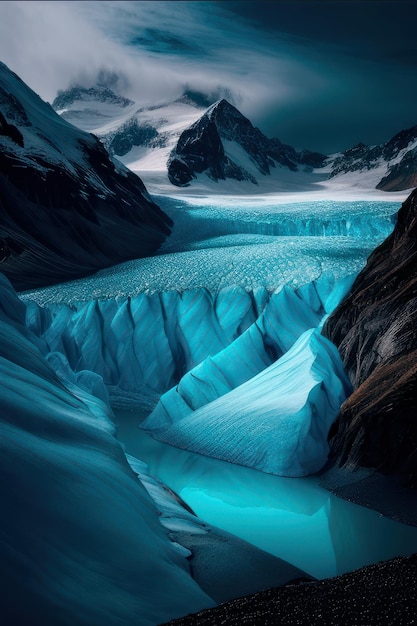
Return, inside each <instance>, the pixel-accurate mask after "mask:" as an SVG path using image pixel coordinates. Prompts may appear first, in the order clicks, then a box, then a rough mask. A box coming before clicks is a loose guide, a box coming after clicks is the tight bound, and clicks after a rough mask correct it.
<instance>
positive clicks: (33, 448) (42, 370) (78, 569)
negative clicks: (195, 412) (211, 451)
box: [0, 275, 213, 626]
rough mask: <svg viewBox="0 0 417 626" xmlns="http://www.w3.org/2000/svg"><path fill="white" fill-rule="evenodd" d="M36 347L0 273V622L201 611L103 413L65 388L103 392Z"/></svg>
mask: <svg viewBox="0 0 417 626" xmlns="http://www.w3.org/2000/svg"><path fill="white" fill-rule="evenodd" d="M45 350H47V347H46V345H45V344H44V343H43V341H42V340H41V339H39V338H37V337H36V336H35V335H33V334H32V333H31V331H29V330H28V328H27V327H26V323H25V307H24V305H23V304H22V303H21V302H20V301H19V299H18V298H17V296H16V294H15V293H14V292H13V289H12V288H11V286H10V284H9V283H8V282H7V280H6V279H4V277H3V276H1V275H0V376H1V381H2V384H1V386H0V457H1V467H2V470H1V471H2V506H1V507H0V535H1V539H2V540H1V542H0V562H1V570H2V585H1V591H0V593H1V612H2V618H3V619H4V620H5V622H4V623H7V624H35V623H36V624H45V625H48V626H49V625H50V626H52V625H53V626H58V625H61V624H62V625H63V624H79V625H85V626H87V625H88V626H99V625H100V626H102V625H103V624H108V625H109V626H121V625H126V626H128V625H133V624H137V623H140V624H143V625H144V626H145V625H146V626H155V625H156V624H159V623H161V622H162V621H166V620H167V619H171V618H172V617H174V616H180V615H183V614H185V613H189V612H192V611H196V610H199V609H201V608H204V607H208V606H212V605H213V601H212V600H211V599H210V598H209V597H208V596H207V595H206V594H205V593H203V591H202V590H201V589H200V588H199V587H198V585H197V584H196V583H195V582H194V580H193V579H192V577H191V575H190V573H189V567H188V564H187V562H186V560H185V558H184V554H181V553H180V552H179V551H178V549H177V548H176V547H175V546H174V545H173V544H172V543H171V542H170V541H169V540H168V538H167V535H166V531H165V529H164V528H163V526H162V525H161V523H160V516H159V514H158V510H157V508H156V506H155V503H154V501H153V500H152V499H151V497H150V496H149V495H148V493H147V491H146V490H145V488H144V487H143V485H142V483H141V482H139V481H138V480H137V476H136V473H135V472H134V471H132V469H131V467H130V466H129V464H128V462H127V460H126V456H125V454H124V452H123V449H122V447H121V445H120V444H119V442H118V441H117V440H116V438H115V436H114V435H115V427H114V424H113V422H112V420H111V411H110V409H109V407H108V405H106V404H105V403H104V402H103V401H102V400H101V399H99V398H98V397H95V396H93V395H91V394H90V393H88V392H87V391H85V390H84V389H83V388H82V387H80V386H79V385H78V384H77V383H78V377H80V378H83V379H84V383H85V384H86V386H87V387H89V386H90V387H93V388H94V389H96V390H97V391H98V394H97V395H100V394H105V391H104V390H103V386H102V384H101V385H100V383H99V382H98V380H99V379H98V375H97V374H95V373H91V372H84V373H82V372H80V373H79V374H77V375H73V376H70V375H69V369H68V368H69V366H68V362H67V361H66V359H65V358H64V357H62V356H58V355H57V354H55V355H50V358H49V362H48V360H46V358H45V357H44V355H43V354H42V353H43V352H45ZM52 365H53V366H54V367H55V366H56V371H55V370H54V368H53V367H52ZM58 372H59V373H60V374H61V375H63V376H64V379H62V378H60V376H59V375H58ZM92 381H94V382H92Z"/></svg>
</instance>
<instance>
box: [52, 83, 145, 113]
mask: <svg viewBox="0 0 417 626" xmlns="http://www.w3.org/2000/svg"><path fill="white" fill-rule="evenodd" d="M77 100H81V101H82V102H90V101H95V102H106V103H108V104H116V105H118V106H120V107H122V108H126V107H128V106H130V105H131V104H134V102H133V100H129V98H125V97H124V96H119V95H117V94H116V93H114V91H112V90H111V89H109V87H106V86H104V85H99V84H97V85H95V86H94V87H89V88H86V87H81V86H80V85H75V86H73V87H70V88H69V89H65V90H60V91H58V95H57V96H56V98H55V100H54V101H53V103H52V108H53V109H55V111H57V110H60V109H65V108H67V107H69V106H71V104H74V102H76V101H77Z"/></svg>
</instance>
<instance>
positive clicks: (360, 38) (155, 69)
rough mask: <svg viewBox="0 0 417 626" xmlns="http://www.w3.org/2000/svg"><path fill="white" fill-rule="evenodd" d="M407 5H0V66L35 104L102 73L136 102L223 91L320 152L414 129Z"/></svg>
mask: <svg viewBox="0 0 417 626" xmlns="http://www.w3.org/2000/svg"><path fill="white" fill-rule="evenodd" d="M416 20H417V2H416V1H415V0H409V1H402V0H394V1H388V0H382V1H381V0H379V1H378V0H363V1H358V0H349V1H346V2H345V1H343V0H329V1H327V2H323V1H321V2H316V1H315V0H305V1H297V0H287V1H280V0H276V1H273V0H271V1H270V2H259V1H253V2H252V1H246V2H232V1H224V0H223V1H215V0H211V1H210V0H209V1H201V2H188V1H186V0H177V1H176V0H169V1H165V2H157V1H154V0H152V1H149V2H148V1H139V2H136V1H132V0H130V1H117V2H115V1H92V2H89V1H74V0H69V1H63V2H61V1H58V0H55V1H54V0H49V1H38V2H37V1H33V0H30V1H28V2H0V59H1V60H2V61H3V62H5V63H6V64H7V65H8V66H9V67H10V68H11V69H12V70H13V71H14V72H16V73H17V74H19V76H21V78H22V79H23V80H24V81H25V82H27V83H28V84H29V86H30V87H32V88H33V89H34V90H35V91H36V92H37V93H38V94H39V95H40V96H41V97H42V98H44V99H45V100H48V101H50V102H51V101H52V100H53V98H54V97H55V95H56V93H57V91H58V90H59V89H65V88H67V87H68V86H70V85H72V84H76V83H81V84H83V85H85V86H91V85H93V84H94V83H96V82H97V77H98V76H99V75H100V76H101V78H103V76H105V77H106V80H107V82H108V83H109V85H110V86H112V87H113V88H114V90H115V91H118V92H120V93H123V94H125V95H128V96H130V97H133V98H134V99H135V100H136V101H138V102H139V103H141V104H149V103H159V102H163V101H169V100H171V99H174V98H176V97H178V96H179V95H180V94H181V93H182V92H183V90H184V89H185V88H186V87H189V88H192V89H199V90H203V91H204V92H206V93H209V94H212V96H213V97H214V98H216V97H217V96H218V95H224V94H226V95H227V97H229V99H231V100H232V101H233V103H234V104H235V105H236V106H237V107H238V108H239V109H240V111H241V112H242V113H243V114H244V115H246V116H247V117H249V118H250V120H251V121H252V122H253V123H254V124H255V125H256V126H258V127H259V128H260V129H261V130H262V131H263V132H264V133H265V134H267V135H268V136H270V137H272V136H275V137H278V138H279V139H281V141H284V142H286V143H290V144H291V145H293V146H294V147H295V148H297V149H301V148H309V149H312V150H319V151H322V152H325V153H331V152H335V151H338V150H344V149H346V148H349V147H351V146H353V145H355V144H356V143H358V142H359V141H363V142H364V143H368V144H375V143H380V142H384V141H386V140H388V139H389V138H390V137H391V136H392V135H393V134H394V133H396V132H397V131H399V130H401V129H403V128H408V127H410V126H414V125H416V124H417V104H416V103H417V37H416V35H415V27H416V26H415V25H416V23H417V21H416Z"/></svg>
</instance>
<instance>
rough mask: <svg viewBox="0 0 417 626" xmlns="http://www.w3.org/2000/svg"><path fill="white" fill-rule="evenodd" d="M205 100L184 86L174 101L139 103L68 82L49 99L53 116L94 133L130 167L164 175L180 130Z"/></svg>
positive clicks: (197, 114) (203, 106)
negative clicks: (151, 103) (70, 84)
mask: <svg viewBox="0 0 417 626" xmlns="http://www.w3.org/2000/svg"><path fill="white" fill-rule="evenodd" d="M209 105H210V102H209V101H208V99H207V96H205V95H204V94H202V93H199V92H195V91H190V90H186V91H185V92H184V94H183V95H182V96H181V97H179V98H178V99H177V100H175V101H174V102H168V103H160V104H156V105H153V106H149V107H139V106H138V105H137V104H136V103H134V102H132V101H131V100H128V99H127V98H124V97H123V96H118V95H116V94H115V93H114V92H112V91H111V90H110V89H109V88H104V87H101V86H95V87H91V88H89V89H86V88H83V87H73V88H71V89H68V90H67V91H62V92H60V93H59V94H58V96H57V97H56V98H55V100H54V101H53V103H52V107H53V108H54V109H55V110H56V111H57V113H59V115H61V116H62V117H64V118H65V119H66V120H68V121H71V122H72V123H73V124H76V125H77V126H78V127H79V128H82V129H83V130H87V131H89V132H91V133H94V134H95V135H97V136H98V137H99V138H100V139H101V141H102V142H103V144H104V145H105V146H106V148H107V149H108V150H109V152H110V153H111V154H113V155H115V156H117V157H122V159H121V160H122V161H123V162H124V163H125V164H126V165H128V167H129V168H130V169H132V170H133V171H146V170H156V171H162V172H164V173H165V175H166V170H167V161H168V157H169V154H170V152H171V151H172V149H173V148H174V146H175V145H176V142H177V141H178V138H179V136H180V134H181V132H182V131H183V130H184V129H185V128H187V126H189V125H190V124H192V123H193V122H194V121H195V120H196V119H197V118H198V117H200V116H201V115H202V113H203V112H204V111H205V110H206V108H207V107H208V106H209Z"/></svg>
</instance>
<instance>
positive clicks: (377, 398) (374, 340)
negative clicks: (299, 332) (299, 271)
mask: <svg viewBox="0 0 417 626" xmlns="http://www.w3.org/2000/svg"><path fill="white" fill-rule="evenodd" d="M416 312H417V190H415V191H413V192H412V194H411V195H410V196H409V198H408V199H407V200H406V202H404V204H403V206H402V208H401V210H400V211H399V213H398V221H397V224H396V226H395V229H394V232H393V233H392V235H391V236H390V237H388V239H386V240H385V241H384V243H383V244H381V245H380V246H379V247H378V248H377V249H376V250H375V251H374V252H373V254H372V255H371V256H370V257H369V259H368V262H367V265H366V267H365V268H364V269H363V271H362V272H361V273H360V274H359V275H358V277H357V279H356V281H355V283H354V284H353V287H352V289H351V292H350V294H349V296H348V297H347V298H346V299H345V300H344V301H343V303H342V304H341V305H340V306H339V307H338V309H337V310H336V311H335V313H333V315H332V316H331V317H330V318H329V320H328V321H327V324H326V326H325V329H324V332H325V335H326V336H327V337H328V338H330V339H331V341H333V342H334V343H335V344H336V346H338V348H339V352H340V354H341V356H342V358H343V361H344V365H345V368H346V370H347V373H348V375H349V377H350V380H351V382H352V383H353V385H354V392H353V394H352V395H351V396H350V397H349V398H348V399H347V400H346V402H345V403H344V404H343V405H342V408H341V411H340V415H339V417H338V419H337V421H336V422H335V424H334V425H333V427H332V429H331V432H330V438H331V459H332V462H333V463H334V464H337V465H341V466H344V467H348V468H349V469H355V468H358V467H361V466H365V467H372V468H376V469H377V470H378V471H380V472H383V473H401V474H403V475H405V476H406V477H407V481H408V484H410V485H413V486H417V419H416V415H417V329H416Z"/></svg>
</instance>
